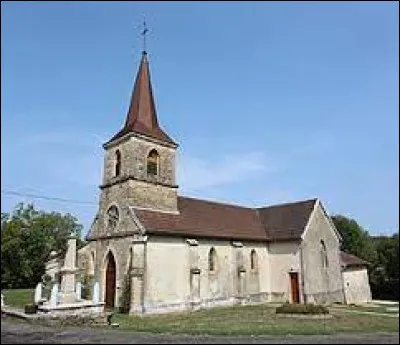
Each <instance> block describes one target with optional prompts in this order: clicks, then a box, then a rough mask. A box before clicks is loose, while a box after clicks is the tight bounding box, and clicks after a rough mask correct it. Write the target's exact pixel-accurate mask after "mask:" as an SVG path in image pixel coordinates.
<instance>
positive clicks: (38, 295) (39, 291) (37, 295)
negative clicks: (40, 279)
mask: <svg viewBox="0 0 400 345" xmlns="http://www.w3.org/2000/svg"><path fill="white" fill-rule="evenodd" d="M42 291H43V284H42V283H38V284H37V285H36V288H35V299H34V301H35V304H39V302H40V301H41V300H42Z"/></svg>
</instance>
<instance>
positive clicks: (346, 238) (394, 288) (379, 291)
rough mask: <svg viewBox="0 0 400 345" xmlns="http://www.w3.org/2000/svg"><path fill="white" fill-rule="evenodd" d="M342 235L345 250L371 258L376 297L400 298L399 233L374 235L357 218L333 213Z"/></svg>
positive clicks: (372, 283)
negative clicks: (389, 235)
mask: <svg viewBox="0 0 400 345" xmlns="http://www.w3.org/2000/svg"><path fill="white" fill-rule="evenodd" d="M331 218H332V221H333V223H334V224H335V227H336V228H337V230H338V231H339V232H340V235H341V236H342V244H341V250H343V251H345V252H347V253H350V254H354V255H356V256H358V257H360V258H361V259H364V260H366V261H368V262H369V263H370V264H371V265H370V266H369V269H368V272H369V282H370V286H371V291H372V296H373V298H380V299H397V300H398V298H399V286H398V284H399V235H398V234H395V235H393V236H391V237H388V236H379V237H371V236H370V235H369V234H368V232H367V231H365V230H364V229H363V228H362V227H361V226H360V225H359V224H358V223H357V222H356V221H355V220H354V219H350V218H347V217H345V216H342V215H335V216H332V217H331Z"/></svg>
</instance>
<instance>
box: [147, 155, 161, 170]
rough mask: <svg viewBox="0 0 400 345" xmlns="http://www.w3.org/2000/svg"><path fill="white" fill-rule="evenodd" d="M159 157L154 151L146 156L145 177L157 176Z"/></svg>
mask: <svg viewBox="0 0 400 345" xmlns="http://www.w3.org/2000/svg"><path fill="white" fill-rule="evenodd" d="M159 160H160V156H159V155H158V152H157V151H156V150H154V149H153V150H151V151H150V153H149V155H148V156H147V175H151V176H157V175H158V165H159Z"/></svg>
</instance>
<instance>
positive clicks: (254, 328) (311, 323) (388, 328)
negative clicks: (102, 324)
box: [2, 289, 399, 335]
mask: <svg viewBox="0 0 400 345" xmlns="http://www.w3.org/2000/svg"><path fill="white" fill-rule="evenodd" d="M2 293H3V294H4V301H5V303H6V305H9V306H14V307H20V308H23V307H24V306H25V305H26V304H29V303H32V302H33V295H34V290H33V289H20V290H3V291H2ZM275 307H276V304H275V305H272V304H268V303H266V304H261V305H252V306H232V307H216V308H212V309H203V310H199V311H194V312H181V313H169V314H159V315H145V316H129V315H126V314H115V315H114V316H113V317H112V322H116V323H118V324H119V329H121V330H133V331H138V332H153V333H156V332H157V333H165V332H168V333H187V334H210V335H284V334H293V335H295V334H333V333H339V332H360V333H367V332H399V324H398V321H399V320H398V318H389V317H385V316H379V315H368V314H356V313H344V312H341V311H340V310H339V311H336V310H334V309H330V314H331V315H332V318H330V319H294V318H285V317H282V316H279V315H276V314H275ZM334 308H337V306H334ZM340 309H348V310H369V309H370V308H361V307H351V306H341V307H340ZM371 309H372V308H371ZM380 309H381V307H380V306H379V307H378V308H374V309H373V311H377V312H378V311H381V310H380ZM371 311H372V310H371Z"/></svg>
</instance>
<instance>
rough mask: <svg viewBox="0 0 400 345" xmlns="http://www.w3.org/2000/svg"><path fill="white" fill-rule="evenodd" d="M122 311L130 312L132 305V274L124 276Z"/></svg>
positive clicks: (120, 308) (124, 312)
mask: <svg viewBox="0 0 400 345" xmlns="http://www.w3.org/2000/svg"><path fill="white" fill-rule="evenodd" d="M119 305H120V307H119V311H120V313H123V314H127V313H129V308H130V306H131V280H130V274H129V273H128V274H126V275H125V277H124V282H123V286H122V294H121V298H120V304H119Z"/></svg>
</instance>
